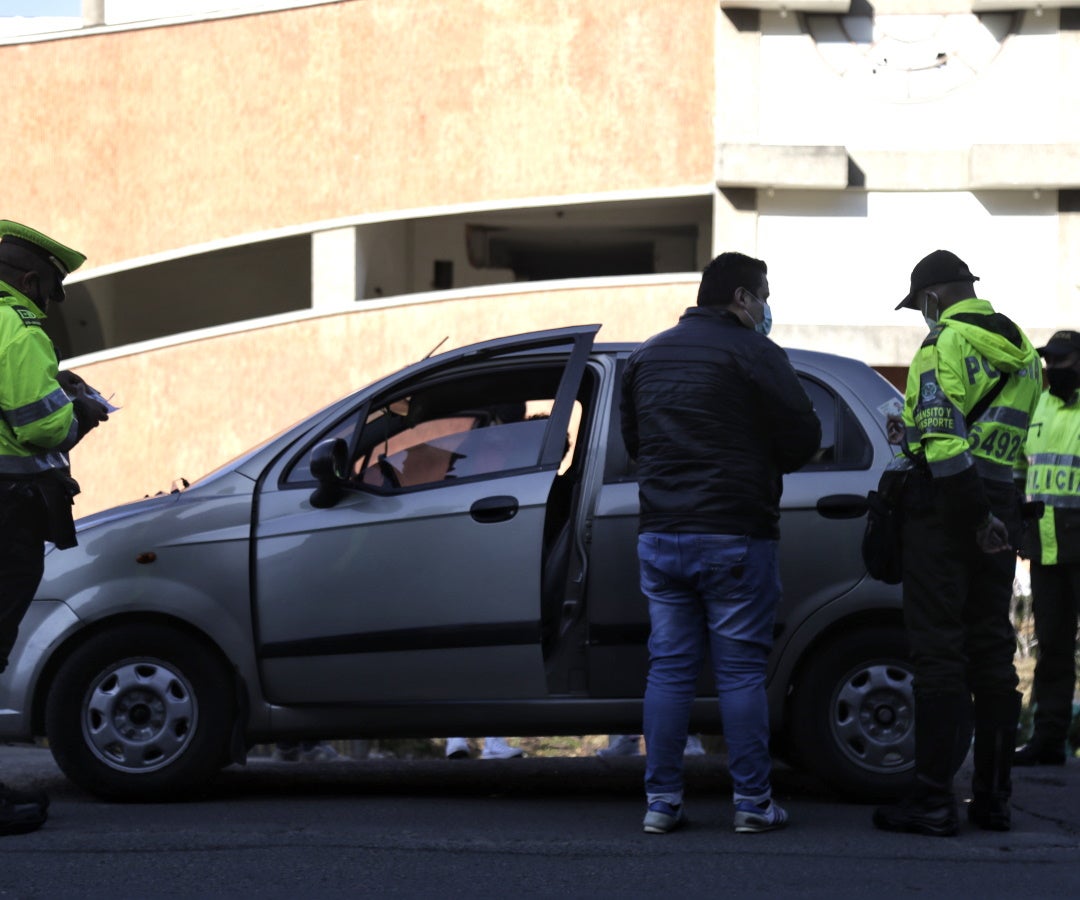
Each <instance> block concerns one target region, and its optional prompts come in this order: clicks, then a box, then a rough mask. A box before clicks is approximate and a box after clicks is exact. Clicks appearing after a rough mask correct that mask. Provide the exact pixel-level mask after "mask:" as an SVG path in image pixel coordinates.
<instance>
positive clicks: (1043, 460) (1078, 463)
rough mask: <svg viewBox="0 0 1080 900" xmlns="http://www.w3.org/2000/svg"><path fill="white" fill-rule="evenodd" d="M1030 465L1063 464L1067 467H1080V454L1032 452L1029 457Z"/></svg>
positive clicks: (1062, 465) (1063, 466)
mask: <svg viewBox="0 0 1080 900" xmlns="http://www.w3.org/2000/svg"><path fill="white" fill-rule="evenodd" d="M1028 465H1029V466H1061V467H1062V468H1065V469H1080V456H1070V455H1069V454H1067V453H1032V454H1031V456H1029V457H1028Z"/></svg>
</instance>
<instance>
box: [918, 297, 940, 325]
mask: <svg viewBox="0 0 1080 900" xmlns="http://www.w3.org/2000/svg"><path fill="white" fill-rule="evenodd" d="M931 297H933V298H934V300H935V301H936V300H937V295H936V294H930V293H928V294H927V295H926V299H925V300H923V310H922V317H923V321H924V322H925V323H926V327H927V329H928V330H929V331H933V330H934V329H935V328H937V324H938V320H937V317H936V316H932V315H930V298H931ZM940 312H941V310H940V308H939V309H938V313H939V315H940Z"/></svg>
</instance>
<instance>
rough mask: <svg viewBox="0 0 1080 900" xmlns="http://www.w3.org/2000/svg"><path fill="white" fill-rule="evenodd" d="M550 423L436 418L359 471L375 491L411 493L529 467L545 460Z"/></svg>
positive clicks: (385, 447) (374, 454)
mask: <svg viewBox="0 0 1080 900" xmlns="http://www.w3.org/2000/svg"><path fill="white" fill-rule="evenodd" d="M546 418H547V416H546V414H543V413H541V414H537V413H534V414H533V417H532V418H530V419H527V420H523V421H517V422H503V421H501V420H499V419H498V418H497V417H492V416H490V415H489V414H488V413H486V412H481V413H475V414H463V415H453V416H445V417H440V418H438V419H431V420H429V421H427V422H421V423H420V424H418V425H417V426H415V427H413V428H408V429H406V430H405V431H402V432H399V433H398V434H396V435H394V436H393V438H390V439H388V440H386V441H385V442H383V443H382V444H381V445H380V444H376V445H374V446H372V447H371V448H370V449H368V451H367V452H366V453H365V454H364V456H363V457H361V458H359V459H358V460H357V461H356V463H355V465H354V472H355V474H356V476H357V477H358V478H359V480H360V481H361V482H363V483H364V484H366V485H369V486H371V487H380V488H410V487H419V486H422V485H431V484H435V483H437V482H447V481H454V480H460V479H462V478H473V477H476V476H481V475H494V474H497V473H499V472H507V471H512V470H517V469H523V468H528V467H529V466H534V465H536V464H537V462H538V460H539V457H540V448H541V447H542V446H543V441H544V432H545V431H546V430H547V422H546ZM362 440H363V439H362V438H361V441H362Z"/></svg>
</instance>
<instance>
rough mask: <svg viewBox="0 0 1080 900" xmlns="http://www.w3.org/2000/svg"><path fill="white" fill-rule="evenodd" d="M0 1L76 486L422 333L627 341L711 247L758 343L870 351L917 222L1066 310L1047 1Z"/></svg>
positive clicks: (1054, 64) (1033, 320) (901, 325)
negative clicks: (750, 296) (760, 287)
mask: <svg viewBox="0 0 1080 900" xmlns="http://www.w3.org/2000/svg"><path fill="white" fill-rule="evenodd" d="M148 10H152V11H153V14H154V15H156V16H158V18H155V19H151V20H145V19H143V20H137V17H138V16H145V15H147V14H149V13H148ZM0 24H2V23H0ZM17 25H18V23H10V22H9V23H7V26H8V27H0V60H2V61H3V64H4V66H5V71H6V72H7V75H8V83H9V85H14V86H15V87H16V89H15V90H12V91H9V95H10V96H9V97H8V112H9V115H10V117H11V118H10V120H9V121H11V122H13V123H19V132H18V133H19V139H18V140H17V141H10V142H9V144H8V150H7V159H6V163H7V171H8V173H9V177H8V179H7V183H6V188H7V190H6V192H5V200H6V202H5V205H4V208H3V210H0V217H6V218H11V219H15V220H17V221H23V222H26V223H27V224H30V225H33V226H35V227H38V228H41V229H43V230H45V231H47V232H49V233H51V234H53V235H54V236H56V237H57V238H58V239H60V240H63V241H65V242H67V243H70V244H71V245H72V246H75V247H78V248H79V249H80V250H82V251H84V252H85V253H86V254H87V256H88V262H87V264H86V266H84V268H83V269H82V270H80V271H79V272H78V273H77V274H76V275H75V276H73V277H72V278H71V279H70V282H69V283H70V288H69V291H68V295H69V300H68V302H67V303H66V304H65V306H64V307H63V308H62V311H61V314H60V315H58V316H53V317H51V318H52V319H53V321H52V322H51V323H50V327H51V329H52V333H53V336H54V339H55V340H56V342H57V344H58V346H59V347H60V348H61V350H62V351H63V353H64V354H65V356H66V357H67V362H66V363H65V364H66V365H70V366H71V367H72V368H76V369H78V371H79V372H80V373H82V374H83V375H84V376H85V377H86V378H87V379H88V380H90V381H91V382H92V383H94V384H96V385H98V386H99V387H100V388H101V389H102V390H103V391H104V392H105V393H106V394H109V393H112V392H116V394H117V396H118V398H119V400H120V402H121V403H122V405H123V409H122V410H121V411H120V412H118V413H117V414H115V415H114V417H113V419H112V421H110V422H109V423H108V424H107V425H106V426H104V427H103V428H101V429H99V430H98V431H97V432H95V433H94V434H93V435H92V436H90V437H89V438H88V439H87V441H86V442H85V444H84V445H82V446H80V447H79V448H78V450H77V451H76V458H75V469H76V472H75V474H76V476H77V477H79V478H80V480H81V481H82V483H83V486H84V495H83V497H81V498H80V501H79V503H78V509H79V511H80V512H82V513H86V512H91V511H93V510H96V509H100V508H103V507H104V506H107V505H110V504H112V503H116V502H122V501H124V500H128V499H135V498H138V497H141V496H143V495H144V494H146V493H154V492H155V491H157V490H159V489H165V490H168V489H169V486H170V484H171V483H172V481H173V480H174V479H176V478H180V477H186V478H189V479H190V478H194V477H197V476H199V475H201V474H203V473H205V472H207V471H209V470H210V469H211V468H213V467H214V466H215V465H216V464H218V463H220V462H222V461H224V460H225V459H227V458H228V457H229V456H231V455H234V454H235V453H238V452H241V451H242V450H244V449H246V448H247V447H248V446H250V445H252V444H254V443H256V442H257V441H259V440H260V439H262V438H263V437H266V436H268V435H269V434H272V433H273V432H275V431H277V430H279V429H280V428H282V427H285V426H286V425H288V424H289V423H290V422H292V421H294V420H296V419H298V418H300V417H301V416H302V415H304V414H305V413H306V412H309V411H310V410H311V409H313V408H315V407H317V406H318V405H321V404H322V403H325V402H328V401H329V400H332V399H334V398H335V397H337V396H340V395H342V394H344V393H347V392H348V391H350V390H352V389H354V388H356V387H358V386H360V385H362V384H363V383H365V382H366V381H368V380H370V379H372V378H374V377H376V376H379V375H382V374H386V373H387V372H389V371H392V370H393V369H395V368H398V367H399V366H401V365H404V364H406V363H408V362H411V361H413V360H415V359H417V358H419V357H421V356H424V355H425V354H427V353H428V352H430V351H431V350H432V348H433V347H435V346H436V345H438V344H440V343H442V346H443V347H451V346H459V345H461V344H465V343H469V342H471V341H473V340H478V339H482V338H486V337H492V336H496V335H499V334H506V333H513V332H519V331H527V330H533V329H537V328H545V327H555V326H561V325H568V324H576V323H582V322H601V323H603V326H604V327H603V329H602V331H601V332H600V337H601V339H606V340H630V339H638V338H642V337H645V336H646V335H648V334H650V333H652V332H653V331H656V330H658V329H660V328H662V327H665V326H667V325H668V324H669V323H671V322H672V321H673V320H674V319H675V318H676V317H677V315H678V314H679V312H680V311H681V310H682V309H683V308H684V307H685V306H687V305H690V304H692V303H693V302H694V296H695V291H696V284H697V278H698V273H699V272H700V269H701V268H702V266H704V265H705V263H706V262H708V260H709V259H710V258H711V257H712V256H713V255H715V254H716V253H718V252H721V251H723V250H728V249H735V250H740V251H743V252H746V253H750V254H752V255H756V256H760V257H762V258H764V259H766V260H767V261H768V263H769V267H770V283H771V287H772V293H773V305H774V311H775V316H776V327H775V336H776V338H777V340H778V341H779V342H780V343H782V344H785V345H789V346H800V347H806V348H809V349H818V350H828V351H832V352H839V353H844V354H847V355H852V356H856V357H859V358H862V359H864V360H866V361H867V362H869V363H871V364H872V365H875V366H878V367H879V368H881V369H882V370H883V371H885V372H887V373H889V374H890V375H891V376H893V377H895V376H896V374H897V373H898V372H900V371H902V368H903V367H904V366H905V365H906V363H907V361H908V360H909V359H910V357H911V355H912V353H913V352H914V350H915V348H916V347H917V346H918V343H919V341H920V340H921V337H922V335H923V333H924V331H925V328H924V326H923V325H922V322H921V320H920V319H919V317H918V315H917V314H915V313H912V312H910V311H905V312H895V311H894V309H893V307H894V306H895V305H896V302H897V301H898V300H899V298H900V297H902V296H903V295H904V294H905V293H906V291H907V278H908V273H909V272H910V269H911V266H912V265H913V264H914V262H915V261H916V260H917V259H918V258H919V257H921V256H922V255H924V254H925V253H927V252H929V251H930V250H933V249H935V248H937V247H948V248H949V249H952V250H954V251H955V252H957V253H959V254H960V255H961V256H962V257H964V258H965V259H966V260H967V261H968V262H969V263H970V265H971V267H972V269H973V270H974V271H975V272H976V273H977V274H978V275H980V276H981V278H982V281H981V282H980V288H981V290H980V293H981V294H982V295H984V296H987V297H989V298H990V299H992V300H993V301H994V302H995V304H996V305H997V306H998V307H999V308H1000V309H1001V310H1002V311H1003V312H1006V313H1007V314H1009V315H1011V316H1012V317H1013V318H1015V319H1016V320H1017V321H1018V322H1019V323H1020V324H1021V325H1022V326H1023V327H1025V328H1026V329H1027V330H1028V331H1029V333H1030V334H1031V335H1032V336H1033V338H1035V339H1037V340H1038V339H1041V338H1045V337H1046V336H1048V335H1049V333H1050V332H1052V331H1053V330H1056V329H1057V328H1061V327H1076V326H1077V324H1078V323H1077V322H1076V321H1075V320H1071V319H1070V317H1071V316H1074V315H1075V312H1074V311H1075V310H1076V309H1077V299H1078V289H1080V241H1078V239H1077V238H1078V236H1080V9H1070V8H1058V7H1057V6H1055V5H1054V4H1053V3H1050V4H1047V3H1041V4H1034V3H1025V2H1022V0H1016V2H1007V0H1001V2H998V0H974V5H972V0H892V2H881V3H878V4H875V6H873V7H870V6H869V5H866V4H864V3H863V2H862V0H854V2H850V3H849V2H844V0H792V2H785V3H780V2H776V0H734V2H731V3H728V2H719V3H718V2H716V0H455V2H454V3H432V2H427V0H337V2H307V3H268V2H249V3H242V2H232V3H228V2H223V0H219V2H217V3H212V2H208V0H177V2H162V3H154V4H146V3H137V4H136V3H131V2H115V3H111V2H109V0H84V2H83V4H82V16H81V17H80V18H78V19H74V20H71V21H60V20H57V21H56V22H55V23H53V28H54V30H37V31H35V30H34V27H33V26H32V23H26V27H23V28H21V29H20V28H19V27H17ZM38 27H39V28H40V23H39V25H38ZM56 28H59V29H60V30H55V29H56Z"/></svg>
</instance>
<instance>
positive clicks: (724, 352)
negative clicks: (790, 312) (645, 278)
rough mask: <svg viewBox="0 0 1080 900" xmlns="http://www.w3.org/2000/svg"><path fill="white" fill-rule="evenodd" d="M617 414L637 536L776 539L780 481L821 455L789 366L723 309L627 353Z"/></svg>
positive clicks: (703, 313)
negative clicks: (634, 494)
mask: <svg viewBox="0 0 1080 900" xmlns="http://www.w3.org/2000/svg"><path fill="white" fill-rule="evenodd" d="M621 413H622V433H623V440H624V441H625V442H626V448H627V450H628V451H629V452H630V455H631V456H632V457H634V458H635V459H637V463H638V485H639V490H640V494H641V522H640V528H641V531H643V532H644V531H663V532H697V533H702V534H746V535H750V536H752V537H765V538H775V537H778V536H779V529H778V527H777V520H778V519H779V517H780V492H781V489H782V484H781V475H782V474H783V473H785V472H791V471H794V470H795V469H797V468H799V467H800V466H801V465H803V464H804V463H805V462H806V461H807V460H809V459H810V457H811V456H813V454H814V453H815V451H816V450H817V449H818V447H819V446H820V444H821V423H820V421H819V420H818V418H817V416H816V415H815V413H814V409H813V406H812V404H811V403H810V398H809V397H807V396H806V391H804V390H803V388H802V385H801V384H799V379H798V376H797V375H796V374H795V370H794V369H793V368H792V367H791V363H790V362H789V361H788V358H787V355H786V354H785V353H784V351H783V350H781V349H780V347H778V346H777V345H776V344H774V343H773V342H772V341H770V340H769V339H768V338H767V337H763V336H762V335H759V334H756V333H755V332H753V331H751V330H750V329H748V328H745V327H744V326H743V325H742V324H741V323H740V322H739V320H738V319H737V318H736V317H735V315H734V314H733V313H731V312H728V311H727V310H726V309H711V308H702V307H691V308H690V309H688V310H687V311H686V312H685V313H684V314H683V315H682V317H681V318H680V319H679V322H678V324H676V325H675V327H674V328H669V329H668V330H667V331H662V332H660V334H657V335H655V336H654V337H652V338H650V339H649V340H648V341H646V342H645V343H644V344H642V345H641V346H640V347H639V348H638V349H637V350H636V351H634V353H633V354H632V355H631V357H630V360H629V363H628V364H627V367H626V371H625V373H624V375H623V391H622V409H621Z"/></svg>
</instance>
